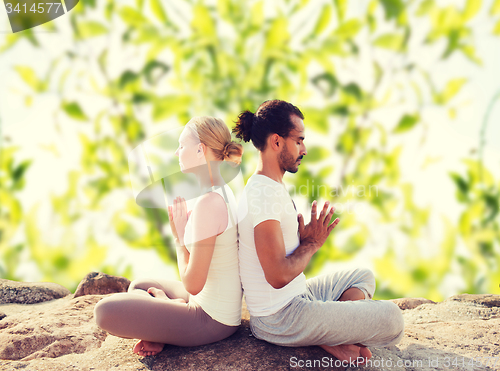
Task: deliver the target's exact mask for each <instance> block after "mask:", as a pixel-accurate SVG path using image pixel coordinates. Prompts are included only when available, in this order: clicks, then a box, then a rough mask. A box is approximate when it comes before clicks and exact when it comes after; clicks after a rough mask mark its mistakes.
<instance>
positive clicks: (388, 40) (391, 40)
mask: <svg viewBox="0 0 500 371" xmlns="http://www.w3.org/2000/svg"><path fill="white" fill-rule="evenodd" d="M403 43H404V36H403V35H399V34H394V33H386V34H384V35H381V36H379V37H378V38H377V39H375V41H374V42H373V45H374V46H378V47H380V48H384V49H390V50H394V51H396V52H401V51H402V49H403V45H404V44H403Z"/></svg>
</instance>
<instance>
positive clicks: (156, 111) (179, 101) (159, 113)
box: [153, 95, 191, 121]
mask: <svg viewBox="0 0 500 371" xmlns="http://www.w3.org/2000/svg"><path fill="white" fill-rule="evenodd" d="M190 103H191V98H190V97H188V96H178V95H167V96H164V97H162V98H158V99H157V101H156V102H155V105H154V108H153V120H154V121H160V120H164V119H166V118H168V117H170V116H173V115H177V114H180V113H182V112H183V111H186V110H188V108H189V104H190Z"/></svg>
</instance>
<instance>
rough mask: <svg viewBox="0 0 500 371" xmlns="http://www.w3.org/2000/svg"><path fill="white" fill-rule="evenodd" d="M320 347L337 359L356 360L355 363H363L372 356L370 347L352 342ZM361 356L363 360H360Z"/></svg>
mask: <svg viewBox="0 0 500 371" xmlns="http://www.w3.org/2000/svg"><path fill="white" fill-rule="evenodd" d="M320 347H321V348H323V349H324V350H326V351H327V352H328V353H330V354H331V355H333V356H334V357H335V358H337V359H338V360H339V361H347V362H356V364H357V365H362V364H364V363H365V362H366V361H368V360H369V359H370V358H371V357H372V352H370V349H368V348H366V347H363V346H358V345H354V344H342V345H336V346H333V347H331V346H328V345H320ZM361 358H363V360H361ZM358 361H359V362H358Z"/></svg>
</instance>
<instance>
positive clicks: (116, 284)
mask: <svg viewBox="0 0 500 371" xmlns="http://www.w3.org/2000/svg"><path fill="white" fill-rule="evenodd" d="M129 285H130V280H128V279H127V278H125V277H117V276H110V275H109V274H105V273H100V272H92V273H89V274H87V275H86V276H85V278H84V279H83V280H82V281H81V282H80V283H79V284H78V287H77V288H76V291H75V295H74V297H75V298H77V297H79V296H84V295H106V294H111V293H116V292H126V291H127V289H128V287H129Z"/></svg>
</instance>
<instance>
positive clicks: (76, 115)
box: [61, 102, 88, 121]
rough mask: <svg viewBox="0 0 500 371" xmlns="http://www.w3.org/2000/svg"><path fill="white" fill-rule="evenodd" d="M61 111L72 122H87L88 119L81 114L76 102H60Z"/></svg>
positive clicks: (81, 111)
mask: <svg viewBox="0 0 500 371" xmlns="http://www.w3.org/2000/svg"><path fill="white" fill-rule="evenodd" d="M61 104H62V109H63V110H64V112H66V114H67V115H68V116H69V117H71V118H72V119H74V120H79V121H88V117H87V116H86V115H85V113H84V112H83V110H82V108H81V107H80V104H78V102H62V103H61Z"/></svg>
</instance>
